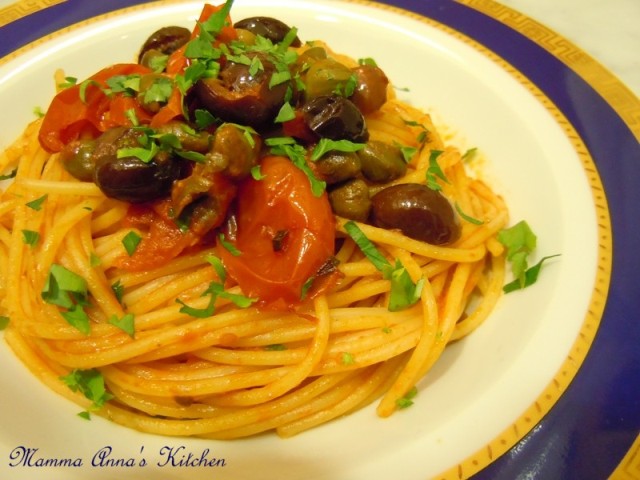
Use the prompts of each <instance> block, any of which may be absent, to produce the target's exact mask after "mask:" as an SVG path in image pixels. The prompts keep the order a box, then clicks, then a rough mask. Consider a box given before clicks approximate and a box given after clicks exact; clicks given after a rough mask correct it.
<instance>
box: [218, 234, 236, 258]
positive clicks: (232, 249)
mask: <svg viewBox="0 0 640 480" xmlns="http://www.w3.org/2000/svg"><path fill="white" fill-rule="evenodd" d="M218 241H219V242H220V245H222V246H223V247H224V248H225V249H226V250H228V251H229V253H231V255H233V256H234V257H239V256H240V255H242V252H241V251H240V250H238V249H237V248H236V246H235V245H234V244H233V243H231V242H230V241H229V240H227V239H226V238H225V237H224V233H221V234H220V235H218Z"/></svg>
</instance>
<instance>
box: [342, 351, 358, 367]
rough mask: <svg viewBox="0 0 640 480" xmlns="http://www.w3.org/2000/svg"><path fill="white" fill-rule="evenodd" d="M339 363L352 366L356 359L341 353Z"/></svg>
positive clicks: (350, 354) (347, 353)
mask: <svg viewBox="0 0 640 480" xmlns="http://www.w3.org/2000/svg"><path fill="white" fill-rule="evenodd" d="M341 361H342V364H343V365H353V364H354V363H356V359H355V358H354V356H353V354H352V353H349V352H343V353H342V358H341Z"/></svg>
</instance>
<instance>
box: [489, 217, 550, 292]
mask: <svg viewBox="0 0 640 480" xmlns="http://www.w3.org/2000/svg"><path fill="white" fill-rule="evenodd" d="M498 241H499V242H500V243H502V244H503V245H504V246H505V247H506V249H507V260H508V261H509V262H510V263H511V271H512V273H513V276H514V277H515V279H514V280H513V281H512V282H510V283H508V284H506V285H505V286H504V287H503V291H504V292H505V293H509V292H513V291H514V290H519V289H522V288H526V287H528V286H530V285H533V284H534V283H535V282H536V281H537V280H538V275H539V273H540V269H541V268H542V264H543V263H544V262H545V261H546V260H548V259H550V258H553V257H556V256H558V255H551V256H546V257H544V258H543V259H542V260H540V261H539V262H538V263H537V264H536V265H534V266H533V267H531V268H529V264H528V259H529V255H530V254H531V253H533V251H534V250H535V248H536V244H537V237H536V235H535V234H534V233H533V231H532V230H531V227H530V226H529V224H528V223H527V222H526V221H524V220H521V221H520V222H518V223H516V224H515V225H513V226H512V227H510V228H505V229H503V230H501V231H500V232H499V233H498Z"/></svg>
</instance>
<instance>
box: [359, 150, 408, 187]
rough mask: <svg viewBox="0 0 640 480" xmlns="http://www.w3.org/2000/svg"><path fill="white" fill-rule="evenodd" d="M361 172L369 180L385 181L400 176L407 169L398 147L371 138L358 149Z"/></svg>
mask: <svg viewBox="0 0 640 480" xmlns="http://www.w3.org/2000/svg"><path fill="white" fill-rule="evenodd" d="M358 157H359V158H360V161H361V162H362V174H363V175H364V176H365V177H366V178H367V179H368V180H370V181H371V182H375V183H387V182H391V181H392V180H395V179H397V178H400V177H402V176H403V175H404V174H405V173H406V171H407V163H406V162H405V161H404V157H403V155H402V151H401V150H400V147H398V146H396V145H390V144H388V143H385V142H381V141H377V140H371V141H369V142H368V143H367V144H366V145H365V147H364V148H362V149H361V150H358Z"/></svg>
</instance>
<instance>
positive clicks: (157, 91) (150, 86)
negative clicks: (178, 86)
mask: <svg viewBox="0 0 640 480" xmlns="http://www.w3.org/2000/svg"><path fill="white" fill-rule="evenodd" d="M139 88H140V89H139V90H138V102H139V103H140V105H141V106H142V108H144V109H145V110H146V111H147V112H149V113H158V111H159V110H160V109H161V108H162V107H163V106H164V105H166V104H167V101H168V99H169V95H170V94H171V89H172V88H173V85H172V83H171V80H170V79H169V78H167V77H165V76H164V75H160V74H158V73H148V74H146V75H142V76H141V77H140V87H139Z"/></svg>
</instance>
